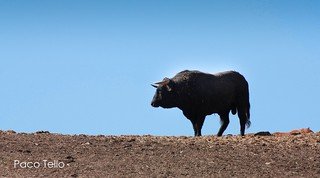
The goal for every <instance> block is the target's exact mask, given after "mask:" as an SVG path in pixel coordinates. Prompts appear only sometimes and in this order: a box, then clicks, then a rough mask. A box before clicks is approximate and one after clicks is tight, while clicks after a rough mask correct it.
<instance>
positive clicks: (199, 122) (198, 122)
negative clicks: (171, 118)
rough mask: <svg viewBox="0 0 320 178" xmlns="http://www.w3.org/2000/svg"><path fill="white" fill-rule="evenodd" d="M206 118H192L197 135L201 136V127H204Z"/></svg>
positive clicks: (195, 134)
mask: <svg viewBox="0 0 320 178" xmlns="http://www.w3.org/2000/svg"><path fill="white" fill-rule="evenodd" d="M204 119H205V117H198V118H197V119H195V120H191V123H192V126H193V130H194V136H195V137H197V136H201V129H202V125H203V122H204Z"/></svg>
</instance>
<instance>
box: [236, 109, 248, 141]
mask: <svg viewBox="0 0 320 178" xmlns="http://www.w3.org/2000/svg"><path fill="white" fill-rule="evenodd" d="M238 117H239V120H240V134H241V136H244V131H245V130H246V123H247V115H246V113H245V112H243V111H238Z"/></svg>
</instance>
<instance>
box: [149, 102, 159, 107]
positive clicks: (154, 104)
mask: <svg viewBox="0 0 320 178" xmlns="http://www.w3.org/2000/svg"><path fill="white" fill-rule="evenodd" d="M151 106H153V107H155V108H157V107H159V105H157V104H156V103H155V102H154V101H152V102H151Z"/></svg>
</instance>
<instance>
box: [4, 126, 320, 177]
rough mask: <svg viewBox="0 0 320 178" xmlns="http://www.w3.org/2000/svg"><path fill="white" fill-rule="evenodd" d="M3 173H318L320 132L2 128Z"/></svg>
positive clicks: (116, 174) (302, 174)
mask: <svg viewBox="0 0 320 178" xmlns="http://www.w3.org/2000/svg"><path fill="white" fill-rule="evenodd" d="M0 177H320V132H316V133H305V134H299V133H298V134H294V135H292V134H278V135H277V134H273V135H271V136H255V135H253V134H248V135H246V136H244V137H241V136H223V137H216V136H204V137H197V138H195V137H183V136H182V137H168V136H161V137H159V136H149V135H146V136H104V135H98V136H88V135H61V134H51V133H48V132H37V133H32V134H25V133H15V132H14V131H0Z"/></svg>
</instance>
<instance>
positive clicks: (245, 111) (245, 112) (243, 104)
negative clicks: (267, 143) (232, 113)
mask: <svg viewBox="0 0 320 178" xmlns="http://www.w3.org/2000/svg"><path fill="white" fill-rule="evenodd" d="M241 91H242V92H241V94H239V95H238V104H237V111H238V116H239V119H240V122H241V123H242V124H243V125H245V126H246V127H247V128H249V127H250V125H251V121H250V102H249V86H248V83H247V82H245V86H244V87H243V88H242V90H241Z"/></svg>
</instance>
